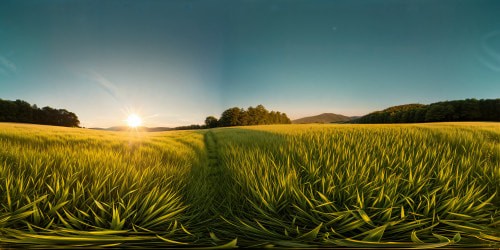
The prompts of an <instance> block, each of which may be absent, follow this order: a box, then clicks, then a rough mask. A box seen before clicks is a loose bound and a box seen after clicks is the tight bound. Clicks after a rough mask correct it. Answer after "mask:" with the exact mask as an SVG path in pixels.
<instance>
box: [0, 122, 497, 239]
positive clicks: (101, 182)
mask: <svg viewBox="0 0 500 250" xmlns="http://www.w3.org/2000/svg"><path fill="white" fill-rule="evenodd" d="M0 148H1V150H0V201H1V207H0V242H2V243H3V245H7V246H10V245H17V244H26V246H28V245H37V246H47V247H50V246H52V245H67V246H73V247H77V246H82V247H88V246H122V247H124V246H138V247H139V246H150V247H169V246H174V247H175V246H177V247H179V246H185V245H188V246H208V247H212V246H219V247H235V246H254V247H263V246H267V247H270V246H282V247H323V246H332V247H339V246H346V247H439V246H468V247H498V244H499V242H500V234H499V226H500V224H499V223H498V221H499V218H500V210H499V207H500V199H499V198H498V197H499V195H498V194H499V193H500V126H499V125H498V124H496V123H455V124H453V123H442V124H413V125H273V126H252V127H244V128H243V127H240V128H222V129H211V130H200V131H175V132H158V133H143V132H134V133H132V132H107V131H94V130H87V129H77V128H61V127H50V126H38V125H20V124H8V123H3V124H0Z"/></svg>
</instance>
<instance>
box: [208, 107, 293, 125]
mask: <svg viewBox="0 0 500 250" xmlns="http://www.w3.org/2000/svg"><path fill="white" fill-rule="evenodd" d="M291 123H292V121H291V120H290V119H289V118H288V117H287V116H286V114H285V113H281V112H279V111H270V112H269V111H268V110H267V109H266V108H265V107H264V106H262V105H257V107H255V108H254V107H249V108H248V109H246V110H245V109H243V108H238V107H233V108H230V109H226V110H225V111H224V112H222V114H221V116H220V119H218V120H217V118H215V117H213V116H209V117H207V118H206V119H205V127H206V128H215V127H230V126H248V125H266V124H291Z"/></svg>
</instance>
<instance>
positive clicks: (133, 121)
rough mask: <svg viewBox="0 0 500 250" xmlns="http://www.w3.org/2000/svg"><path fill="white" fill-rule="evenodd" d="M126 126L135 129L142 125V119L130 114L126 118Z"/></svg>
mask: <svg viewBox="0 0 500 250" xmlns="http://www.w3.org/2000/svg"><path fill="white" fill-rule="evenodd" d="M127 124H128V126H129V127H132V128H135V127H138V126H140V125H141V124H142V119H141V118H140V117H139V116H138V115H136V114H131V115H129V116H128V117H127Z"/></svg>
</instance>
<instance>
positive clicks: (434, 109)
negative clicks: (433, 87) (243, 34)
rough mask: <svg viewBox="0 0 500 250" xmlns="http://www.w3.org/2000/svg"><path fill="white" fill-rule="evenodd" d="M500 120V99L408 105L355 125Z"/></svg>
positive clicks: (365, 117)
mask: <svg viewBox="0 0 500 250" xmlns="http://www.w3.org/2000/svg"><path fill="white" fill-rule="evenodd" d="M452 121H500V99H481V100H476V99H465V100H455V101H444V102H436V103H432V104H429V105H423V104H406V105H399V106H394V107H390V108H387V109H384V110H382V111H376V112H373V113H370V114H368V115H365V116H362V117H360V118H358V119H355V120H353V121H352V123H414V122H415V123H416V122H452Z"/></svg>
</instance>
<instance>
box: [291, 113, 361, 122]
mask: <svg viewBox="0 0 500 250" xmlns="http://www.w3.org/2000/svg"><path fill="white" fill-rule="evenodd" d="M351 119H352V118H351V117H348V116H345V115H339V114H334V113H323V114H321V115H316V116H309V117H304V118H300V119H297V120H293V121H292V123H293V124H301V123H340V122H348V121H350V120H351Z"/></svg>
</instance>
